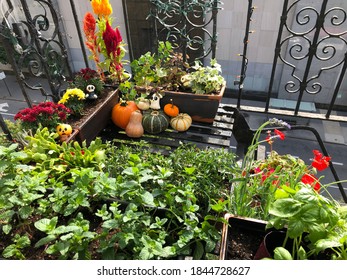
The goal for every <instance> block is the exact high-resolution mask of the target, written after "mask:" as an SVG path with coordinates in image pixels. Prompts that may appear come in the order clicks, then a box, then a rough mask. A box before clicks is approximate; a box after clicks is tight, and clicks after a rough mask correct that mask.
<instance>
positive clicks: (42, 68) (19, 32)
mask: <svg viewBox="0 0 347 280" xmlns="http://www.w3.org/2000/svg"><path fill="white" fill-rule="evenodd" d="M4 2H7V5H8V6H9V8H10V9H9V10H8V11H7V12H6V14H5V15H4V19H3V23H6V24H5V28H4V30H7V31H8V33H9V34H11V36H7V37H8V38H9V39H11V38H12V40H16V43H15V44H13V43H12V45H13V49H12V52H11V55H13V56H16V59H15V60H14V61H15V63H16V67H15V68H16V71H17V72H19V73H18V75H17V77H19V78H20V80H21V82H22V83H23V84H24V85H25V86H26V87H28V88H30V89H33V90H39V91H41V93H42V94H43V95H44V96H46V97H49V96H50V97H52V99H53V100H54V101H57V100H59V98H60V88H61V86H62V85H63V83H64V82H65V80H66V78H65V77H66V76H71V69H70V67H69V64H68V60H67V50H66V47H65V46H64V44H63V40H62V34H61V31H60V29H59V18H58V16H57V13H56V11H55V8H54V6H53V3H52V1H51V0H48V1H44V0H33V1H24V0H20V4H19V3H18V5H17V6H16V7H14V5H12V4H11V1H8V0H6V1H1V6H3V4H4ZM28 2H31V3H28ZM29 6H30V8H29ZM15 9H18V10H17V11H20V12H21V13H22V16H21V18H25V20H16V18H15V16H14V11H15ZM12 13H13V15H12ZM17 13H18V12H17ZM33 14H35V15H34V16H33ZM18 55H19V58H18ZM26 73H28V74H29V76H33V77H40V78H45V79H47V81H48V86H49V88H50V92H51V93H47V90H46V89H45V87H44V86H42V85H41V84H35V85H31V84H29V79H27V78H26ZM23 94H24V95H26V92H23ZM27 99H30V98H27ZM29 105H31V104H29Z"/></svg>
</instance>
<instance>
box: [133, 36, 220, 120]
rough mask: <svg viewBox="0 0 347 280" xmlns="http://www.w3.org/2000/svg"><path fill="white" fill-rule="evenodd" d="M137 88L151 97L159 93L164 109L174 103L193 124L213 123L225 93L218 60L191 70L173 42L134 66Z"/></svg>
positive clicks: (195, 66) (159, 48) (162, 43)
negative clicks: (174, 47)
mask: <svg viewBox="0 0 347 280" xmlns="http://www.w3.org/2000/svg"><path fill="white" fill-rule="evenodd" d="M131 69H132V73H133V79H134V83H135V85H136V88H137V89H138V90H139V91H140V92H142V93H147V94H148V95H150V94H152V93H154V92H160V93H161V95H162V98H161V100H160V105H161V108H163V107H164V106H165V105H166V104H170V103H171V102H173V103H174V104H175V105H176V106H177V107H178V108H179V109H180V112H182V113H187V114H188V115H190V116H191V117H192V119H193V120H194V121H199V122H206V123H212V122H213V121H214V117H215V115H216V113H217V109H218V106H219V103H220V100H221V98H222V96H223V94H224V90H225V80H224V78H223V77H222V75H221V67H220V65H219V64H218V63H217V61H216V60H215V59H212V60H211V65H210V66H206V67H203V66H202V65H201V63H200V62H198V61H196V62H195V64H194V66H190V65H189V64H188V63H186V62H185V61H184V60H183V56H182V54H181V53H177V52H174V50H173V48H172V45H171V43H170V42H168V41H166V42H159V45H158V51H157V53H155V54H152V53H150V52H147V53H146V54H144V55H142V56H141V57H140V58H139V59H137V60H134V61H132V62H131Z"/></svg>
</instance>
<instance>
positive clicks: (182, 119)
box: [170, 113, 192, 131]
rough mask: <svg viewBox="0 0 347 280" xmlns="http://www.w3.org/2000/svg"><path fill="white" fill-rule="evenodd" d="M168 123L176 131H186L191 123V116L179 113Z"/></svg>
mask: <svg viewBox="0 0 347 280" xmlns="http://www.w3.org/2000/svg"><path fill="white" fill-rule="evenodd" d="M170 125H171V127H172V128H173V129H175V130H177V131H186V130H188V128H189V127H190V126H191V125H192V118H191V117H190V116H189V115H188V114H186V113H180V114H178V116H177V117H174V118H172V119H171V121H170Z"/></svg>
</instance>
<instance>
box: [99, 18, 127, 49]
mask: <svg viewBox="0 0 347 280" xmlns="http://www.w3.org/2000/svg"><path fill="white" fill-rule="evenodd" d="M117 30H118V29H116V30H113V29H112V27H111V25H110V24H109V22H108V21H107V22H106V29H105V31H104V33H103V34H102V38H103V39H104V42H105V46H106V51H107V54H108V55H111V54H113V55H115V54H116V52H117V49H118V47H119V44H120V42H121V40H122V37H121V36H120V33H119V30H118V32H117Z"/></svg>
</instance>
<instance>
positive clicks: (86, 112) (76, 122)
mask: <svg viewBox="0 0 347 280" xmlns="http://www.w3.org/2000/svg"><path fill="white" fill-rule="evenodd" d="M109 93H110V89H105V90H104V91H102V92H101V93H100V94H99V96H98V98H97V99H95V100H87V101H86V105H85V106H84V108H83V111H82V115H81V116H79V117H73V116H70V118H69V120H68V123H69V124H70V125H71V126H72V127H79V126H80V124H82V123H83V122H84V121H85V119H86V118H88V117H89V116H90V115H91V114H92V113H93V112H94V111H95V110H96V108H98V106H99V105H98V104H100V103H102V102H103V101H104V100H105V99H106V98H107V96H108V94H109Z"/></svg>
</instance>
